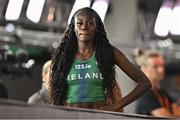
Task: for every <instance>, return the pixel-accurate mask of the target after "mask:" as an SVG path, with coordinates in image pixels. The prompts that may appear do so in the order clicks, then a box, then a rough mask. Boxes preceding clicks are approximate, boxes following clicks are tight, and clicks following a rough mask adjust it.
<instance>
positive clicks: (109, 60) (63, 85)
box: [49, 7, 116, 105]
mask: <svg viewBox="0 0 180 120" xmlns="http://www.w3.org/2000/svg"><path fill="white" fill-rule="evenodd" d="M82 11H84V12H86V13H87V14H89V15H91V16H92V17H94V18H95V21H96V32H95V37H94V39H93V45H94V49H95V50H94V51H95V57H96V59H97V62H98V67H99V69H100V72H101V73H102V76H103V78H104V81H103V83H104V84H103V85H104V88H105V95H106V97H113V88H114V86H115V83H116V81H115V61H114V55H113V48H112V46H111V44H110V43H109V40H108V39H107V36H106V32H105V29H104V25H103V23H102V21H101V18H100V17H99V15H98V14H97V13H96V12H95V11H94V10H93V9H91V8H88V7H86V8H82V9H79V10H78V11H77V12H75V14H74V15H73V17H72V19H71V22H70V24H69V25H68V27H67V29H66V31H65V32H64V35H63V37H62V41H61V43H60V44H59V46H58V47H57V49H56V50H55V52H54V53H53V56H52V64H51V75H50V78H51V80H50V90H49V100H50V103H51V104H55V105H64V104H65V102H66V96H67V81H66V79H67V76H68V73H69V71H70V69H71V65H72V63H73V61H74V57H75V54H76V52H77V50H78V42H77V38H76V35H75V32H74V19H75V17H76V16H77V15H78V14H79V13H81V12H82Z"/></svg>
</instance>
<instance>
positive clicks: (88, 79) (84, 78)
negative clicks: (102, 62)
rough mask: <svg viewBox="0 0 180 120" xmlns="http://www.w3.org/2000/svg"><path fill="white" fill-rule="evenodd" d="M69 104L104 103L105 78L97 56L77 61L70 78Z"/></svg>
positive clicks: (68, 81)
mask: <svg viewBox="0 0 180 120" xmlns="http://www.w3.org/2000/svg"><path fill="white" fill-rule="evenodd" d="M67 83H68V93H67V100H66V102H67V103H80V102H94V101H104V100H105V94H104V87H103V77H102V74H101V73H100V71H99V69H98V64H97V60H96V58H95V54H93V56H92V57H91V58H89V59H88V60H86V61H80V60H78V59H75V61H74V62H73V64H72V68H71V70H70V72H69V75H68V78H67Z"/></svg>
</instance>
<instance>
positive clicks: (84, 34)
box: [80, 33, 90, 35]
mask: <svg viewBox="0 0 180 120" xmlns="http://www.w3.org/2000/svg"><path fill="white" fill-rule="evenodd" d="M80 35H90V33H80Z"/></svg>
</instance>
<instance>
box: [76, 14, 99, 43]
mask: <svg viewBox="0 0 180 120" xmlns="http://www.w3.org/2000/svg"><path fill="white" fill-rule="evenodd" d="M95 30H96V22H95V18H94V17H93V16H92V15H90V14H89V13H88V12H86V11H82V12H80V13H79V14H78V15H76V16H75V27H74V31H75V33H76V37H77V40H78V41H80V42H91V41H92V40H93V39H94V36H95Z"/></svg>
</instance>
